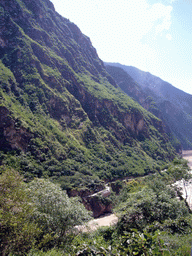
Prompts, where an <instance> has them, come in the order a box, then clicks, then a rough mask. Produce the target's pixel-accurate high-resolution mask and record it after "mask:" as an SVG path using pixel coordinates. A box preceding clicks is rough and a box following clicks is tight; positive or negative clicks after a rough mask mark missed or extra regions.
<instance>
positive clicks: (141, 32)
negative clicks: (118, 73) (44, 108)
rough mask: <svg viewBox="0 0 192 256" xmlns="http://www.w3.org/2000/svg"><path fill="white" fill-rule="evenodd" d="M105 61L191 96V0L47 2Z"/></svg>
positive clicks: (68, 0) (74, 0)
mask: <svg viewBox="0 0 192 256" xmlns="http://www.w3.org/2000/svg"><path fill="white" fill-rule="evenodd" d="M51 1H52V2H53V4H54V6H55V9H56V11H57V12H59V13H60V14H61V15H62V16H63V17H65V18H68V19H69V20H70V21H71V22H74V23H75V24H76V25H77V26H78V27H79V28H80V30H81V31H82V33H83V34H85V35H86V36H88V37H89V38H90V40H91V42H92V44H93V46H94V47H95V48H96V50H97V53H98V55H99V57H100V59H102V60H103V61H105V62H118V63H121V64H123V65H127V66H134V67H137V68H139V69H141V70H143V71H148V72H150V73H151V74H153V75H156V76H158V77H160V78H161V79H163V80H165V81H167V82H169V83H171V84H172V85H173V86H175V87H177V88H179V89H181V90H183V91H185V92H188V93H190V94H192V63H191V62H192V0H118V1H117V0H51Z"/></svg>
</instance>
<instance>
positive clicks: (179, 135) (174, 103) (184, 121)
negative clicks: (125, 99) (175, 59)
mask: <svg viewBox="0 0 192 256" xmlns="http://www.w3.org/2000/svg"><path fill="white" fill-rule="evenodd" d="M106 65H109V66H110V67H108V66H107V71H108V72H109V74H111V75H112V76H113V77H114V78H115V76H116V77H117V75H115V76H114V74H115V72H120V71H119V68H122V69H123V70H124V71H125V72H126V73H127V74H128V75H129V76H131V78H132V79H133V80H134V81H135V82H136V83H137V86H140V88H141V89H142V91H143V97H144V98H146V99H147V97H151V98H152V99H153V101H152V102H153V106H154V108H155V111H154V108H153V109H150V108H148V106H147V105H146V104H145V102H144V99H141V98H140V99H138V98H137V96H136V94H137V91H136V90H134V91H135V94H134V96H133V92H132V97H133V98H134V99H136V100H137V101H138V102H139V103H140V104H141V105H142V106H143V107H145V108H146V109H147V110H149V111H151V112H152V113H153V114H155V115H156V116H158V117H159V118H161V119H162V120H163V121H164V123H165V125H166V127H167V128H166V130H167V131H169V130H170V131H171V133H172V134H173V135H174V137H175V138H176V139H177V141H180V143H181V145H182V147H183V148H184V149H187V148H192V130H191V127H192V95H190V94H187V93H185V92H183V91H181V90H179V89H177V88H175V87H174V86H172V85H171V84H169V83H167V82H165V81H163V80H161V79H160V78H158V77H156V76H153V75H151V74H150V73H148V72H144V71H141V70H139V69H137V68H135V67H131V66H124V65H121V64H119V63H106ZM114 67H115V68H118V69H115V70H116V71H114ZM121 72H122V70H121ZM115 81H116V82H117V84H119V82H120V81H118V80H117V79H116V78H115ZM121 83H122V82H121ZM124 83H125V84H126V81H124ZM131 83H132V82H131ZM127 84H128V83H127ZM119 86H120V87H121V89H122V90H123V91H125V92H126V93H127V94H128V95H129V85H124V86H123V87H122V86H121V84H119ZM125 88H126V89H125ZM140 91H141V90H140ZM175 142H176V141H175ZM176 143H177V142H176ZM177 144H178V143H177Z"/></svg>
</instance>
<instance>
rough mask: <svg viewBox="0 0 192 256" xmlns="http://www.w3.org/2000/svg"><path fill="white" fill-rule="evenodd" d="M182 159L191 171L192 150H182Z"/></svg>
mask: <svg viewBox="0 0 192 256" xmlns="http://www.w3.org/2000/svg"><path fill="white" fill-rule="evenodd" d="M182 157H183V158H184V159H186V160H187V161H188V162H189V163H188V165H189V167H190V168H191V169H192V150H183V151H182Z"/></svg>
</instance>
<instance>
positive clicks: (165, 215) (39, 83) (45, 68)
mask: <svg viewBox="0 0 192 256" xmlns="http://www.w3.org/2000/svg"><path fill="white" fill-rule="evenodd" d="M0 19H1V22H2V24H4V25H3V30H2V41H1V43H0V121H1V122H0V171H1V176H0V192H2V193H0V246H1V248H0V250H1V251H3V255H74V256H75V255H82V256H83V255H127V254H131V255H133V254H135V255H153V254H154V253H156V255H161V254H162V250H163V249H164V248H165V252H167V251H168V250H170V251H171V250H172V249H173V247H174V246H176V245H175V242H174V241H176V239H175V236H176V235H178V236H180V237H181V239H180V241H185V242H186V246H188V242H189V239H188V237H187V235H186V234H187V232H188V233H189V234H190V232H191V231H190V230H191V213H190V211H189V208H188V207H187V202H186V198H185V199H182V195H181V193H180V192H179V191H178V189H176V188H173V187H172V186H171V184H172V183H174V182H175V181H176V180H179V179H181V178H185V180H187V179H189V178H190V177H189V176H188V169H187V165H186V164H184V163H182V162H180V160H175V162H173V164H172V165H170V167H169V168H168V170H167V172H165V173H164V172H163V173H161V172H160V170H162V169H163V168H162V166H165V165H168V164H169V163H170V161H171V160H173V159H174V157H175V155H176V153H175V150H174V148H173V147H172V146H171V143H170V141H169V139H168V137H167V135H166V134H165V132H164V130H163V126H162V123H161V120H160V119H158V118H156V117H155V116H153V115H152V114H151V113H149V112H147V111H146V110H145V109H143V108H142V107H141V106H140V105H139V104H138V103H136V102H135V101H134V100H132V99H131V98H130V97H128V96H127V95H125V94H124V93H123V92H122V91H121V90H120V89H119V88H118V87H117V86H116V84H115V82H114V81H113V79H112V78H111V77H110V76H109V75H108V73H107V72H106V70H105V68H104V66H103V63H102V61H101V60H100V59H99V58H98V56H97V53H96V51H95V50H94V49H93V47H92V45H91V42H90V40H89V39H88V38H87V37H86V36H84V35H83V34H81V32H80V30H79V29H78V28H77V27H76V26H75V25H74V24H73V23H71V22H70V21H69V20H67V19H65V18H62V17H61V16H60V15H58V14H57V13H56V12H55V11H54V8H53V6H52V5H51V3H50V2H49V1H45V0H34V1H33V2H32V3H31V2H30V1H26V0H10V1H9V4H6V3H4V2H2V3H0ZM148 174H150V176H149V177H148V176H147V175H148ZM143 176H144V177H145V178H142V177H143ZM125 177H126V178H135V180H132V182H129V183H126V184H124V182H123V181H119V179H121V180H123V179H124V178H125ZM24 181H25V183H24ZM106 181H107V182H109V183H110V182H113V185H112V186H113V189H114V193H112V196H111V198H102V197H100V195H99V196H98V198H97V199H98V201H101V202H102V203H104V204H105V205H107V204H111V202H113V204H114V207H115V208H114V209H115V211H116V212H117V214H118V215H119V223H118V224H117V226H114V227H110V228H103V229H100V230H98V231H96V232H92V233H83V234H82V233H79V232H78V231H77V229H76V228H75V226H76V225H80V224H82V223H83V222H85V221H87V220H89V218H90V215H89V213H88V212H87V211H86V210H85V208H84V207H83V205H82V204H81V202H80V199H78V198H69V197H68V195H72V194H76V195H81V193H85V194H88V195H89V194H91V193H95V192H97V191H99V190H101V189H102V188H104V183H105V182H106ZM168 184H169V186H168ZM162 189H163V190H164V191H163V192H162ZM115 193H116V194H115ZM177 197H179V198H180V201H179V200H178V199H177ZM151 200H152V203H151ZM157 209H159V210H158V214H157V216H156V215H155V212H156V210H157ZM181 215H182V216H181ZM130 219H131V220H132V221H131V222H129V221H128V220H130ZM164 232H165V233H164ZM127 241H129V242H127ZM164 241H165V242H167V243H169V244H171V246H170V247H169V249H167V246H166V244H165V242H164ZM180 245H181V246H180V248H183V249H182V250H181V249H179V247H178V248H176V247H175V248H176V250H177V251H178V250H181V252H184V250H185V248H184V247H183V246H184V243H182V242H181V243H180ZM159 246H160V247H161V248H162V250H159ZM187 250H188V247H186V252H187ZM164 255H169V254H164Z"/></svg>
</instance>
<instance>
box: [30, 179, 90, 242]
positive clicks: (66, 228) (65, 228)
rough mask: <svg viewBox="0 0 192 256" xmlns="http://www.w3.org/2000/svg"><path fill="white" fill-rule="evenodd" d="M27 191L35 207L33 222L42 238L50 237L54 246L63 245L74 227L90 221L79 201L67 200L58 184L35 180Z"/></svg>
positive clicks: (74, 199)
mask: <svg viewBox="0 0 192 256" xmlns="http://www.w3.org/2000/svg"><path fill="white" fill-rule="evenodd" d="M28 190H29V192H30V195H31V198H32V201H33V203H34V204H35V206H36V211H35V212H34V220H35V221H36V222H37V223H38V224H39V226H40V227H41V228H42V229H43V231H44V236H47V235H51V237H52V238H53V239H54V245H56V244H58V245H59V244H60V243H63V242H64V239H65V236H66V235H67V234H69V233H70V231H72V230H73V228H74V226H75V225H81V224H83V222H85V221H88V220H89V219H90V215H89V213H88V211H87V210H86V209H85V207H84V206H83V204H82V203H80V202H79V199H78V198H69V197H68V195H67V194H66V191H63V190H62V189H61V188H60V186H59V185H58V184H54V183H52V182H50V181H48V180H45V179H35V180H33V181H32V182H31V183H29V185H28Z"/></svg>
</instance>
